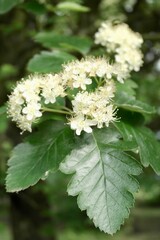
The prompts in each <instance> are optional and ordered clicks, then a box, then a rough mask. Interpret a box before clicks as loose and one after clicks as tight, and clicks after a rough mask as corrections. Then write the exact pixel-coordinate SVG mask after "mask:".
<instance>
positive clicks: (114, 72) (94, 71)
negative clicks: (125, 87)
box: [62, 57, 128, 90]
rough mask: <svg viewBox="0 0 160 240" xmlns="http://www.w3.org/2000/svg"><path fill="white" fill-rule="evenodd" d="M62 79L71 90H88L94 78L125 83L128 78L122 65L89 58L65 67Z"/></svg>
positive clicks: (102, 59)
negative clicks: (114, 79)
mask: <svg viewBox="0 0 160 240" xmlns="http://www.w3.org/2000/svg"><path fill="white" fill-rule="evenodd" d="M63 69H64V70H63V73H62V79H63V81H65V82H66V83H67V85H68V86H69V87H70V88H80V89H82V90H86V87H87V85H90V84H92V78H95V77H98V78H106V79H111V78H114V77H115V78H116V79H117V80H118V81H119V82H123V80H124V79H126V77H127V76H128V72H127V71H126V68H125V67H122V66H121V65H120V64H113V65H111V64H109V63H108V62H107V60H106V59H105V58H94V57H88V58H86V59H82V60H81V61H79V60H76V61H73V62H71V63H69V64H66V65H63Z"/></svg>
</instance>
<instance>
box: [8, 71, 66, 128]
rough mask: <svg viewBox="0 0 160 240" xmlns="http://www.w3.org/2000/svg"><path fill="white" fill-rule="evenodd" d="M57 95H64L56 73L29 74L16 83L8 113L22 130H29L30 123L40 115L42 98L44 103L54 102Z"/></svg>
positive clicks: (10, 98)
mask: <svg viewBox="0 0 160 240" xmlns="http://www.w3.org/2000/svg"><path fill="white" fill-rule="evenodd" d="M58 96H62V97H64V96H65V93H64V86H63V85H62V83H61V82H60V78H59V77H58V75H52V74H46V75H44V76H40V75H34V76H30V77H29V78H28V79H27V80H23V81H21V82H20V83H18V85H17V86H16V88H15V89H14V91H13V92H12V94H11V95H10V97H9V102H8V115H9V116H10V117H11V118H12V120H13V121H15V122H17V125H18V126H19V128H20V129H22V131H30V132H31V131H32V129H31V126H32V123H33V122H35V120H36V119H37V118H39V117H41V116H42V112H41V109H42V99H44V103H46V104H47V103H54V102H55V101H56V97H58Z"/></svg>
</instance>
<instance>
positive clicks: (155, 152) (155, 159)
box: [115, 121, 160, 175]
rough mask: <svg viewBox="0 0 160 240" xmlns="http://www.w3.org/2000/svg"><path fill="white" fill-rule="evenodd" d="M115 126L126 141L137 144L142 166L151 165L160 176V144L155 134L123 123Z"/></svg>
mask: <svg viewBox="0 0 160 240" xmlns="http://www.w3.org/2000/svg"><path fill="white" fill-rule="evenodd" d="M115 125H116V127H117V128H118V129H119V131H120V132H121V134H122V136H123V138H124V139H125V140H127V141H133V140H134V141H136V142H137V145H138V150H139V154H140V160H141V163H142V165H143V166H144V167H148V166H149V165H150V166H151V167H152V168H153V170H154V171H155V172H156V173H157V174H159V175H160V143H159V142H158V141H157V140H156V138H155V135H154V133H153V132H152V131H151V130H150V129H148V128H146V127H143V126H140V127H138V126H131V125H129V124H128V123H124V122H122V121H121V122H119V123H115Z"/></svg>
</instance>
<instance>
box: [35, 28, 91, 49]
mask: <svg viewBox="0 0 160 240" xmlns="http://www.w3.org/2000/svg"><path fill="white" fill-rule="evenodd" d="M35 40H36V42H39V43H41V44H42V45H43V46H44V47H47V48H58V49H59V48H60V49H67V50H75V51H78V52H80V53H82V54H87V53H88V52H89V50H90V48H91V45H92V41H91V40H90V39H89V38H86V37H78V36H66V35H58V34H57V33H55V32H41V33H38V34H37V35H36V36H35Z"/></svg>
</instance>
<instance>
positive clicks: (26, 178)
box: [6, 121, 75, 192]
mask: <svg viewBox="0 0 160 240" xmlns="http://www.w3.org/2000/svg"><path fill="white" fill-rule="evenodd" d="M74 139H75V138H74V132H73V131H72V130H71V129H70V128H69V127H68V126H65V125H64V123H60V122H59V123H57V122H53V121H52V122H49V124H48V123H46V122H45V123H44V125H40V130H39V132H38V133H35V134H31V135H30V136H29V137H28V138H27V141H26V142H24V143H22V144H19V145H18V146H17V147H15V149H14V151H13V153H12V156H11V158H10V159H9V162H8V165H9V169H8V175H7V178H6V188H7V191H8V192H18V191H20V190H23V189H26V188H28V187H29V186H32V185H34V184H36V183H37V182H38V181H39V180H40V179H41V178H43V177H44V175H45V173H46V172H47V171H49V170H52V171H55V170H57V169H58V167H59V163H60V162H61V161H62V160H64V159H65V157H66V156H67V155H68V154H69V153H70V152H71V150H72V148H73V146H74Z"/></svg>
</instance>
